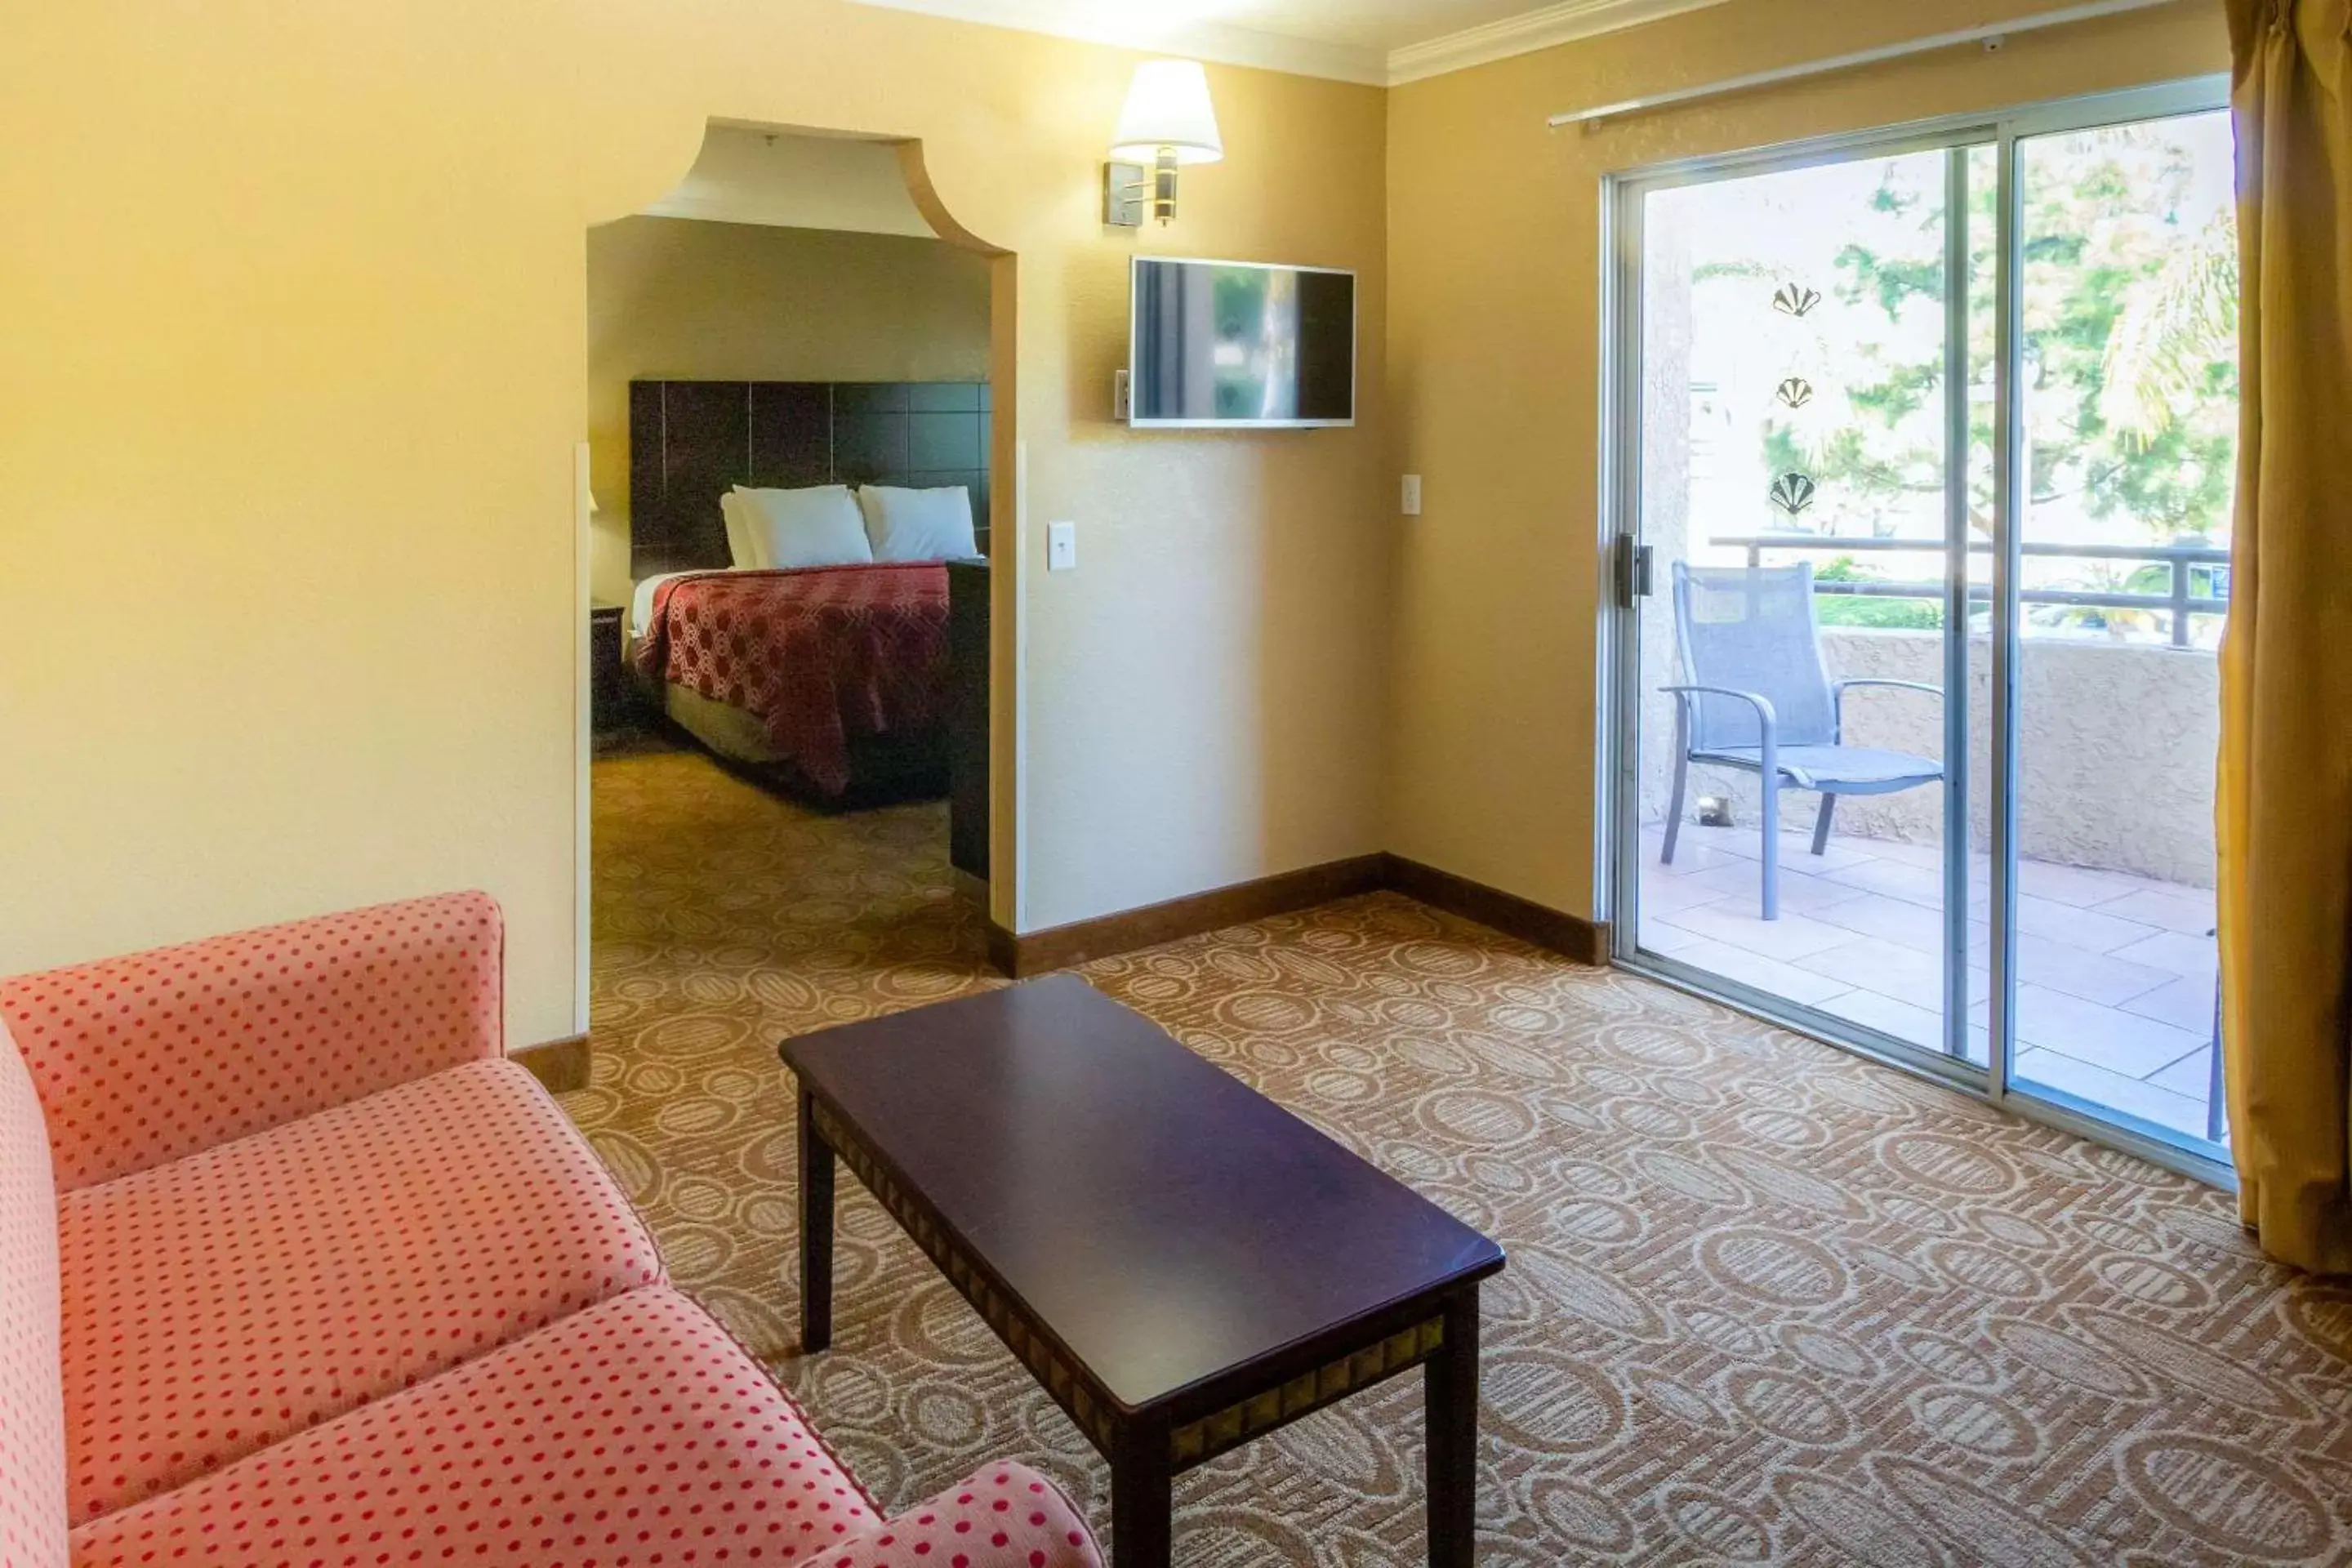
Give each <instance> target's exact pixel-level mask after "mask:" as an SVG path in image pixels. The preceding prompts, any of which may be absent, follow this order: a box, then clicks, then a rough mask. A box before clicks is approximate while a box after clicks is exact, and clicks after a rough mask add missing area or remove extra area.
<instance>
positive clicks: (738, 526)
mask: <svg viewBox="0 0 2352 1568" xmlns="http://www.w3.org/2000/svg"><path fill="white" fill-rule="evenodd" d="M719 516H721V517H723V518H725V519H726V520H727V563H728V564H729V565H730V566H732V567H734V568H735V570H736V571H738V572H745V571H749V570H751V568H753V567H756V566H757V565H759V564H760V552H759V551H758V550H757V549H755V548H754V547H753V545H752V542H751V525H750V524H748V523H746V522H745V521H743V509H742V507H741V506H740V505H739V504H737V502H736V500H735V492H734V491H732V490H730V491H728V492H727V493H726V494H725V495H723V496H720V497H719Z"/></svg>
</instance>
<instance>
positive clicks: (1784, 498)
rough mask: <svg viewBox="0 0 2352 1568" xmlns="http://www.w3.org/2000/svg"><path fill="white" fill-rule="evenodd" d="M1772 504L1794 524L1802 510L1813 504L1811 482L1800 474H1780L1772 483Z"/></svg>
mask: <svg viewBox="0 0 2352 1568" xmlns="http://www.w3.org/2000/svg"><path fill="white" fill-rule="evenodd" d="M1770 495H1771V500H1772V504H1773V505H1774V506H1777V507H1779V508H1780V510H1782V511H1784V512H1786V513H1788V514H1789V521H1791V522H1794V521H1796V520H1797V518H1798V517H1799V516H1800V515H1801V513H1802V512H1803V511H1804V510H1805V509H1806V508H1807V507H1809V506H1811V505H1812V504H1813V481H1812V480H1811V479H1807V478H1806V477H1805V476H1804V475H1802V474H1800V473H1793V472H1792V473H1786V474H1782V475H1781V476H1780V478H1779V479H1774V480H1773V481H1772V489H1771V491H1770Z"/></svg>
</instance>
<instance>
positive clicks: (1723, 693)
mask: <svg viewBox="0 0 2352 1568" xmlns="http://www.w3.org/2000/svg"><path fill="white" fill-rule="evenodd" d="M1658 689H1659V690H1661V691H1671V692H1673V693H1674V694H1675V700H1676V701H1680V702H1687V701H1689V700H1690V699H1691V694H1692V693H1694V692H1702V693H1705V694H1706V695H1708V696H1711V697H1737V698H1738V699H1739V700H1741V701H1742V702H1745V703H1747V704H1748V706H1749V707H1751V708H1753V709H1755V710H1756V717H1757V718H1758V719H1759V720H1760V721H1762V722H1763V725H1764V735H1765V740H1764V744H1766V745H1768V746H1769V745H1770V744H1771V743H1772V741H1771V735H1772V731H1773V730H1775V729H1776V728H1778V727H1779V725H1780V713H1779V712H1778V710H1775V709H1774V708H1773V706H1772V700H1771V699H1770V698H1769V697H1767V696H1765V695H1764V694H1763V693H1762V692H1760V691H1742V690H1740V689H1738V687H1736V686H1698V685H1678V686H1661V687H1659V688H1658Z"/></svg>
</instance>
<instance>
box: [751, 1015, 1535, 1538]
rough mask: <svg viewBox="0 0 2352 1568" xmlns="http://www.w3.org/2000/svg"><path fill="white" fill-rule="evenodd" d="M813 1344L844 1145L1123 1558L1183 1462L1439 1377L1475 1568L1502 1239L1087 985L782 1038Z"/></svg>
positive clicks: (1435, 1526) (1454, 1492)
mask: <svg viewBox="0 0 2352 1568" xmlns="http://www.w3.org/2000/svg"><path fill="white" fill-rule="evenodd" d="M782 1056H783V1059H784V1065H785V1066H786V1067H788V1068H791V1069H792V1070H793V1073H794V1075H795V1076H797V1077H798V1079H800V1116H801V1124H800V1183H801V1199H800V1202H801V1344H802V1349H803V1350H804V1351H809V1352H814V1351H821V1350H824V1348H826V1346H827V1345H829V1344H830V1343H831V1342H832V1340H833V1209H834V1204H833V1199H834V1161H835V1155H836V1154H837V1155H838V1156H839V1157H840V1158H841V1159H843V1160H845V1161H846V1162H847V1163H848V1164H849V1168H850V1169H851V1170H852V1171H853V1172H855V1173H856V1175H857V1177H858V1179H859V1180H860V1181H862V1182H864V1183H865V1184H866V1187H867V1189H868V1190H870V1191H871V1192H872V1193H873V1194H874V1195H875V1196H876V1197H877V1198H878V1199H880V1200H881V1203H882V1206H883V1207H884V1208H886V1209H887V1210H888V1211H889V1212H890V1214H891V1215H893V1216H894V1217H895V1218H896V1219H897V1220H898V1223H899V1224H900V1225H901V1226H905V1227H906V1230H907V1233H908V1235H909V1236H911V1237H913V1238H914V1239H915V1242H916V1244H917V1245H919V1247H922V1248H923V1250H924V1251H925V1252H927V1253H929V1255H930V1258H931V1260H932V1261H933V1262H935V1263H937V1264H938V1265H939V1266H940V1269H941V1270H942V1271H943V1272H944V1273H945V1274H946V1275H947V1277H948V1279H949V1280H950V1282H951V1283H953V1284H954V1285H955V1287H956V1289H959V1290H961V1291H962V1292H963V1294H964V1297H965V1299H966V1300H970V1301H971V1304H972V1305H973V1306H974V1307H975V1308H977V1309H978V1310H979V1311H980V1315H981V1316H982V1318H983V1319H984V1320H986V1321H987V1323H988V1325H989V1327H990V1328H992V1329H993V1330H994V1331H996V1334H997V1337H998V1338H1000V1339H1002V1340H1003V1342H1004V1343H1005V1344H1006V1346H1007V1347H1008V1348H1010V1349H1011V1350H1012V1352H1013V1354H1014V1355H1015V1356H1017V1357H1019V1358H1020V1360H1021V1361H1022V1363H1024V1365H1026V1366H1027V1367H1028V1368H1029V1370H1030V1371H1031V1372H1032V1373H1034V1374H1035V1376H1036V1378H1037V1380H1038V1382H1039V1383H1040V1384H1044V1386H1045V1391H1046V1392H1047V1393H1048V1394H1052V1395H1053V1397H1054V1399H1055V1402H1056V1403H1057V1404H1059V1405H1061V1407H1062V1408H1063V1409H1064V1410H1066V1411H1067V1412H1068V1413H1069V1415H1070V1419H1071V1420H1073V1421H1075V1422H1076V1423H1077V1426H1078V1430H1079V1431H1081V1432H1083V1433H1085V1434H1086V1435H1087V1439H1088V1440H1089V1441H1090V1442H1092V1443H1093V1444H1094V1445H1095V1447H1097V1448H1098V1449H1100V1450H1101V1451H1102V1454H1103V1457H1104V1458H1107V1459H1108V1460H1109V1461H1110V1467H1111V1532H1112V1540H1113V1542H1115V1544H1116V1546H1117V1550H1118V1568H1160V1565H1161V1564H1164V1563H1167V1562H1168V1561H1169V1552H1170V1532H1169V1510H1170V1483H1171V1480H1172V1479H1173V1478H1174V1477H1175V1476H1176V1475H1177V1474H1179V1473H1180V1472H1181V1471H1184V1470H1188V1469H1191V1468H1192V1467H1193V1466H1195V1465H1199V1464H1202V1463H1204V1462H1206V1461H1207V1460H1209V1459H1212V1458H1215V1457H1216V1456H1218V1455H1219V1454H1222V1453H1223V1452H1225V1451H1226V1450H1227V1449H1229V1448H1234V1447H1238V1446H1240V1445H1241V1444H1243V1443H1245V1442H1248V1441H1249V1440H1250V1439H1252V1438H1254V1437H1257V1436H1263V1435H1264V1434H1265V1433H1267V1432H1271V1431H1273V1430H1274V1429H1275V1428H1276V1427H1277V1426H1284V1425H1286V1423H1288V1422H1291V1421H1295V1420H1297V1418H1298V1417H1299V1416H1301V1415H1306V1414H1307V1413H1308V1412H1309V1411H1313V1410H1319V1409H1321V1408H1322V1407H1324V1406H1325V1405H1330V1404H1332V1403H1334V1402H1335V1401H1337V1400H1339V1399H1342V1398H1345V1397H1346V1396H1347V1395H1349V1394H1355V1393H1358V1392H1360V1390H1363V1389H1365V1388H1369V1387H1370V1386H1371V1385H1372V1384H1376V1383H1380V1382H1381V1381H1383V1380H1385V1379H1387V1378H1390V1377H1393V1376H1395V1375H1396V1374H1397V1373H1401V1372H1402V1371H1404V1370H1405V1369H1406V1368H1408V1367H1412V1366H1423V1367H1425V1368H1426V1369H1427V1370H1426V1371H1425V1372H1424V1373H1423V1383H1424V1385H1425V1387H1426V1390H1427V1398H1428V1422H1429V1444H1428V1447H1429V1560H1430V1562H1431V1563H1432V1564H1433V1568H1468V1565H1469V1563H1470V1562H1471V1557H1472V1552H1473V1550H1474V1548H1473V1538H1472V1531H1473V1517H1474V1514H1475V1506H1476V1495H1475V1494H1476V1468H1477V1434H1478V1282H1479V1281H1480V1280H1482V1279H1486V1276H1488V1275H1490V1274H1493V1273H1495V1272H1496V1270H1497V1269H1499V1268H1502V1267H1503V1251H1502V1248H1500V1247H1496V1245H1495V1244H1494V1243H1493V1242H1492V1241H1489V1240H1488V1239H1486V1237H1483V1236H1481V1235H1479V1234H1478V1233H1477V1232H1476V1231H1475V1230H1472V1229H1471V1228H1470V1227H1469V1226H1465V1225H1464V1224H1462V1223H1461V1222H1460V1221H1458V1220H1456V1219H1454V1217H1453V1216H1452V1215H1448V1214H1447V1213H1446V1212H1445V1211H1444V1210H1443V1209H1441V1208H1439V1207H1438V1206H1437V1205H1434V1204H1433V1203H1431V1202H1429V1201H1428V1200H1427V1199H1425V1198H1423V1197H1422V1196H1420V1195H1419V1194H1416V1193H1414V1192H1412V1190H1411V1189H1410V1188H1408V1187H1406V1186H1404V1185H1402V1184H1400V1183H1398V1182H1396V1181H1394V1180H1392V1179H1391V1178H1390V1177H1388V1176H1386V1175H1383V1174H1382V1173H1381V1172H1379V1171H1378V1170H1375V1169H1374V1168H1373V1167H1372V1166H1370V1165H1369V1164H1367V1163H1364V1162H1363V1161H1362V1160H1360V1159H1358V1158H1357V1157H1356V1156H1355V1155H1354V1154H1351V1153H1349V1152H1348V1151H1347V1150H1345V1149H1342V1148H1341V1147H1340V1146H1339V1144H1337V1143H1335V1142H1332V1141H1331V1140H1330V1139H1328V1138H1327V1137H1325V1136H1324V1135H1323V1134H1322V1133H1320V1132H1318V1131H1315V1129H1313V1128H1312V1127H1309V1126H1308V1125H1307V1123H1305V1122H1304V1121H1300V1120H1298V1119H1297V1117H1295V1116H1293V1115H1291V1114H1290V1113H1289V1112H1288V1111H1286V1110H1283V1109H1282V1108H1281V1107H1280V1106H1277V1105H1276V1104H1275V1103H1274V1102H1273V1101H1272V1100H1267V1099H1266V1098H1265V1096H1263V1095H1261V1094H1259V1093H1258V1092H1257V1091H1256V1090H1255V1089H1250V1088H1249V1087H1248V1086H1246V1085H1244V1084H1243V1083H1241V1082H1240V1081H1239V1080H1238V1079H1234V1078H1232V1077H1229V1076H1228V1075H1226V1074H1225V1073H1223V1072H1222V1071H1220V1070H1218V1069H1217V1068H1215V1067H1213V1066H1212V1065H1210V1064H1209V1063H1208V1062H1206V1061H1203V1060H1202V1058H1199V1057H1197V1056H1195V1055H1193V1054H1192V1052H1191V1051H1189V1050H1187V1049H1185V1048H1184V1047H1182V1046H1181V1045H1180V1044H1178V1043H1177V1042H1176V1041H1175V1040H1173V1039H1171V1038H1170V1037H1168V1036H1167V1035H1166V1034H1164V1033H1162V1032H1161V1031H1160V1028H1159V1027H1158V1026H1156V1025H1154V1024H1152V1023H1151V1022H1150V1021H1149V1020H1148V1019H1146V1018H1144V1017H1143V1016H1140V1015H1139V1014H1136V1013H1133V1012H1130V1011H1129V1010H1128V1009H1127V1008H1125V1007H1122V1006H1120V1005H1118V1003H1116V1002H1113V1001H1111V1000H1109V999H1108V997H1105V996H1103V995H1101V994H1099V993H1097V992H1096V991H1095V990H1094V988H1093V987H1091V986H1089V985H1087V984H1086V983H1085V982H1084V981H1082V980H1080V979H1078V978H1077V977H1076V976H1075V975H1057V976H1055V977H1052V978H1049V979H1045V980H1038V981H1033V982H1031V983H1029V984H1024V985H1015V986H1012V987H1009V988H1007V989H1004V990H1001V991H993V992H990V993H989V994H985V995H982V996H973V997H968V998H965V999H963V1000H961V1001H956V1002H944V1003H940V1004H939V1005H934V1006H929V1007H919V1008H916V1009H914V1010H913V1011H911V1012H905V1013H899V1014H897V1015H894V1016H890V1017H887V1018H877V1019H872V1020H870V1021H867V1022H865V1023H859V1024H851V1025H847V1026H843V1027H841V1028H836V1029H828V1030H825V1031H824V1032H822V1033H820V1034H814V1035H804V1036H803V1037H800V1038H798V1039H792V1040H786V1041H785V1042H784V1043H783V1045H782Z"/></svg>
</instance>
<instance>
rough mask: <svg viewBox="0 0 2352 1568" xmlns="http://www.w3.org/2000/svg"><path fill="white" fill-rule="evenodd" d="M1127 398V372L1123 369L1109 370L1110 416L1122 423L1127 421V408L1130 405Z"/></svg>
mask: <svg viewBox="0 0 2352 1568" xmlns="http://www.w3.org/2000/svg"><path fill="white" fill-rule="evenodd" d="M1128 399H1129V391H1128V378H1127V372H1125V371H1123V370H1115V371H1113V372H1111V373H1110V416H1111V417H1112V418H1113V419H1116V420H1118V422H1119V423H1120V424H1122V425H1124V424H1126V423H1127V420H1128V414H1129V408H1130V406H1131V405H1130V404H1129V401H1128Z"/></svg>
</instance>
